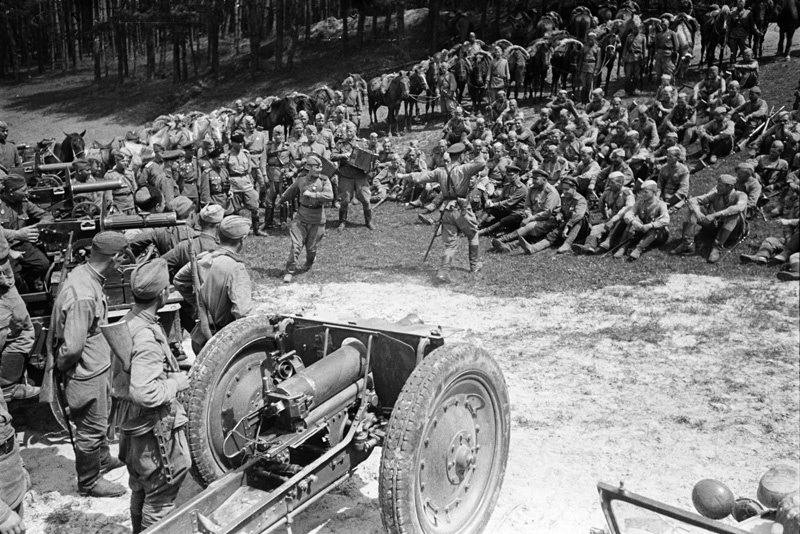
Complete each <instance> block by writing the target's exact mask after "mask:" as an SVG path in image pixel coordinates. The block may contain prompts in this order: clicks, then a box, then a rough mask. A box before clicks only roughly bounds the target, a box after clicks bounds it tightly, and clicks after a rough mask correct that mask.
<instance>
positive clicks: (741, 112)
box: [732, 87, 769, 137]
mask: <svg viewBox="0 0 800 534" xmlns="http://www.w3.org/2000/svg"><path fill="white" fill-rule="evenodd" d="M768 112H769V106H767V102H766V100H764V99H763V98H761V88H760V87H752V88H751V89H750V91H749V92H748V93H747V101H746V102H745V103H744V104H742V105H741V106H739V107H737V108H735V109H734V110H733V116H732V118H733V122H734V128H735V131H736V137H744V136H749V135H750V134H751V133H752V132H753V130H755V129H756V128H758V127H759V126H761V124H763V123H764V121H765V120H767V113H768Z"/></svg>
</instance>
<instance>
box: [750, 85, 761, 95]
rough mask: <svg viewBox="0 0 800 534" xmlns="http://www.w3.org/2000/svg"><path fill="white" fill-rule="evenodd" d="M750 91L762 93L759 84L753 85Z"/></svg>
mask: <svg viewBox="0 0 800 534" xmlns="http://www.w3.org/2000/svg"><path fill="white" fill-rule="evenodd" d="M750 92H751V93H753V94H756V95H760V94H761V88H760V87H759V86H757V85H756V86H753V87H751V88H750Z"/></svg>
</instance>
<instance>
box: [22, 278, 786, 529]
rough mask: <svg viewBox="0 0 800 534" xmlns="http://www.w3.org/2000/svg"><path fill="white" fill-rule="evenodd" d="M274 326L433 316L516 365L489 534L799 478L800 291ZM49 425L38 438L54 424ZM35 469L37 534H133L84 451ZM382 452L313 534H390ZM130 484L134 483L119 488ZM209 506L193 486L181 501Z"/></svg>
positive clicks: (403, 295) (397, 291) (316, 302)
mask: <svg viewBox="0 0 800 534" xmlns="http://www.w3.org/2000/svg"><path fill="white" fill-rule="evenodd" d="M257 298H258V301H259V302H260V305H259V310H260V311H262V312H264V313H276V312H286V313H298V312H302V313H305V314H308V315H311V314H323V315H329V314H354V315H358V316H361V317H381V318H384V319H389V320H397V319H399V318H401V317H403V316H405V315H406V314H408V313H416V314H418V315H419V316H420V317H422V318H423V319H424V320H425V321H426V322H429V323H431V324H437V325H443V326H449V327H453V328H458V329H459V330H458V331H456V332H454V333H453V334H452V335H451V337H450V338H448V341H467V342H470V343H475V344H478V345H481V346H483V347H485V348H487V349H488V350H489V351H490V352H491V353H492V354H493V355H494V356H495V358H497V360H498V361H499V362H500V364H501V366H502V368H503V371H504V373H505V377H506V381H507V383H508V388H509V393H510V398H511V406H510V407H509V408H510V410H511V413H512V436H511V452H510V458H509V463H508V472H507V474H506V478H505V484H504V486H503V490H502V494H501V497H500V500H499V503H498V506H497V509H496V510H495V513H494V515H493V517H492V520H491V522H490V524H489V527H488V529H487V532H489V533H497V534H499V533H507V534H518V533H520V532H559V533H560V532H564V533H576V532H584V533H585V532H588V529H589V527H593V526H594V527H601V526H604V519H603V516H602V513H601V511H600V507H599V505H598V498H597V492H596V490H595V485H596V483H597V482H598V481H601V480H602V481H606V482H609V483H617V482H619V481H620V480H624V481H625V483H626V486H627V487H628V488H629V489H630V490H631V491H635V492H638V493H643V494H646V495H649V496H652V497H654V498H658V499H662V500H664V501H666V502H668V503H670V504H675V505H679V506H681V507H683V508H686V509H691V499H690V494H691V488H692V486H693V485H694V483H695V482H697V481H698V480H700V479H702V478H706V477H713V478H718V479H720V480H722V481H724V482H726V483H727V484H728V485H729V486H730V487H731V489H732V490H733V491H734V493H735V494H736V495H741V496H748V497H755V493H756V488H757V484H758V480H759V478H760V477H761V475H762V474H763V473H764V472H765V471H766V470H767V469H768V467H770V466H771V465H774V464H776V463H790V464H793V465H798V464H800V429H798V426H797V413H798V411H800V403H799V402H798V391H800V365H798V351H800V339H799V338H798V336H799V334H798V328H797V325H798V286H797V285H796V284H793V285H792V284H778V283H773V282H766V281H760V280H759V281H741V282H734V283H727V282H723V281H722V280H720V279H718V278H711V277H697V276H672V277H670V278H669V279H668V281H667V283H666V285H642V286H638V287H629V286H611V287H606V288H604V289H602V290H600V291H594V292H586V293H574V294H561V295H556V294H544V295H542V296H540V297H538V298H532V299H529V298H522V297H521V298H514V299H499V298H493V297H488V298H476V297H472V296H469V295H464V294H459V293H453V292H450V291H448V290H447V289H441V288H433V287H430V286H427V285H417V284H390V285H373V284H328V285H326V286H324V287H322V286H318V285H314V284H307V285H292V286H290V287H280V288H278V289H272V288H270V289H262V290H261V291H260V292H259V293H258V295H257ZM37 426H38V425H37ZM25 439H26V440H27V446H26V447H25V448H24V449H23V457H24V458H25V461H26V463H27V465H28V467H29V468H30V470H31V472H32V475H33V481H34V489H33V491H32V492H31V493H30V495H29V496H28V497H27V499H26V507H27V512H28V518H29V519H28V521H29V524H30V526H31V527H32V530H31V532H47V533H65V534H79V533H80V534H89V533H93V532H103V533H107V532H125V531H126V527H127V525H128V521H127V510H126V509H127V498H128V497H127V496H126V497H121V498H119V499H112V500H105V501H100V500H90V499H84V498H80V497H77V496H76V493H75V487H74V482H73V474H72V469H73V456H72V452H71V451H70V450H69V447H68V445H66V444H65V443H64V442H63V438H62V439H61V440H54V439H53V436H50V437H47V436H41V435H40V433H39V432H34V431H33V430H30V431H28V432H27V433H26V434H25ZM379 463H380V451H376V453H374V454H373V456H372V457H371V458H370V459H369V461H368V462H366V463H365V464H363V465H362V466H360V467H359V468H358V470H357V475H356V477H355V478H354V479H352V480H351V481H349V482H348V483H346V484H345V485H344V486H343V487H341V488H339V489H338V490H336V491H335V492H333V494H331V495H330V496H328V497H325V498H324V499H323V500H322V501H321V502H320V503H318V504H317V505H315V506H313V507H312V508H311V509H309V510H308V511H307V513H305V514H303V516H302V517H301V518H300V520H299V521H298V522H297V523H296V524H295V526H294V532H296V533H312V532H313V533H320V534H322V533H325V534H346V533H351V532H359V533H375V534H378V533H381V532H382V527H381V524H380V512H379V509H378V504H377V495H378V483H377V476H378V466H379ZM114 475H116V477H117V478H118V479H119V481H120V482H121V483H125V482H126V480H125V473H124V470H120V471H118V472H116V473H114ZM195 491H197V487H196V486H195V485H194V484H187V485H186V486H185V488H184V490H183V491H182V499H185V498H186V497H187V496H189V495H191V494H193V493H194V492H195Z"/></svg>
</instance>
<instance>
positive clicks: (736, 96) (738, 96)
mask: <svg viewBox="0 0 800 534" xmlns="http://www.w3.org/2000/svg"><path fill="white" fill-rule="evenodd" d="M714 104H717V105H720V106H725V107H727V108H728V111H732V110H734V109H739V106H743V105H744V104H745V100H744V95H743V94H742V93H741V91H739V82H737V81H736V80H734V81H732V82H731V83H729V84H728V91H727V92H726V93H725V94H724V95H722V98H720V100H719V101H718V102H714ZM715 107H716V106H715Z"/></svg>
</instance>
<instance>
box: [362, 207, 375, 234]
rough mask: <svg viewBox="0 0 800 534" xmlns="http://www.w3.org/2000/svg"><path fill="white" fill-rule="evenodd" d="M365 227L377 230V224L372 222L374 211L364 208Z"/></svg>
mask: <svg viewBox="0 0 800 534" xmlns="http://www.w3.org/2000/svg"><path fill="white" fill-rule="evenodd" d="M364 226H366V227H367V228H369V229H370V230H375V229H376V227H375V223H373V222H372V210H371V209H370V208H369V207H367V206H364Z"/></svg>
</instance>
